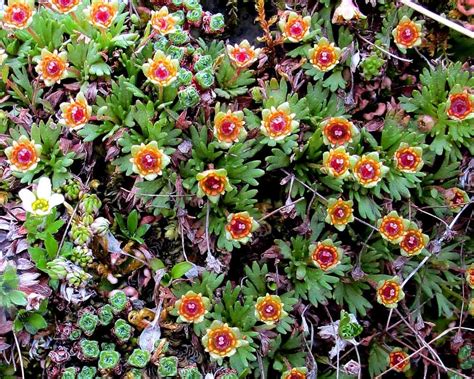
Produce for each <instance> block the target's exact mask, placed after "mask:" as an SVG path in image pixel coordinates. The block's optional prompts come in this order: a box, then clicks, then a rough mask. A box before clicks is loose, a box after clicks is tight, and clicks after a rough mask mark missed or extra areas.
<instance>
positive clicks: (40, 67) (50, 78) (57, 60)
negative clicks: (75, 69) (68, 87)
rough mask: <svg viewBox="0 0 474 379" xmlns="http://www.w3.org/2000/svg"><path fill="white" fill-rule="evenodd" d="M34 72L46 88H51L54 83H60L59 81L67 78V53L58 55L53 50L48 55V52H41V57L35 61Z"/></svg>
mask: <svg viewBox="0 0 474 379" xmlns="http://www.w3.org/2000/svg"><path fill="white" fill-rule="evenodd" d="M36 60H37V62H38V64H37V65H36V68H35V69H36V72H37V73H38V74H39V75H40V77H41V79H43V81H44V84H45V85H46V86H52V85H53V84H55V83H60V82H61V79H64V78H65V77H66V76H67V68H68V66H69V63H68V62H67V53H66V52H62V53H59V54H58V52H57V51H56V50H54V52H52V53H50V52H49V51H48V50H46V49H43V50H41V57H40V58H39V59H38V58H37V59H36Z"/></svg>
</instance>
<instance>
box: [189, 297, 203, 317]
mask: <svg viewBox="0 0 474 379" xmlns="http://www.w3.org/2000/svg"><path fill="white" fill-rule="evenodd" d="M185 308H186V312H187V313H188V314H190V315H193V316H194V315H196V314H198V313H199V312H200V310H201V307H200V304H198V303H197V302H196V301H195V300H188V301H187V302H186V304H185Z"/></svg>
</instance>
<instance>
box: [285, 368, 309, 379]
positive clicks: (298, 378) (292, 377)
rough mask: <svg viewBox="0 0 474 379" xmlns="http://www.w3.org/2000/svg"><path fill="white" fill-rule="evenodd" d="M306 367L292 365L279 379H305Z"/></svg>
mask: <svg viewBox="0 0 474 379" xmlns="http://www.w3.org/2000/svg"><path fill="white" fill-rule="evenodd" d="M307 372H308V369H307V368H306V367H294V368H292V369H291V370H288V371H285V372H284V373H283V374H282V375H281V379H306V373H307Z"/></svg>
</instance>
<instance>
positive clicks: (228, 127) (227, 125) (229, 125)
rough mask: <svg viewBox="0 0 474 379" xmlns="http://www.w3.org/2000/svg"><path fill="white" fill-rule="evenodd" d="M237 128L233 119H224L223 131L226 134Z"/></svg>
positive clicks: (230, 133)
mask: <svg viewBox="0 0 474 379" xmlns="http://www.w3.org/2000/svg"><path fill="white" fill-rule="evenodd" d="M235 128H236V125H235V123H234V122H233V121H232V120H224V121H222V123H221V133H222V134H223V135H225V136H230V135H232V133H233V132H234V130H235Z"/></svg>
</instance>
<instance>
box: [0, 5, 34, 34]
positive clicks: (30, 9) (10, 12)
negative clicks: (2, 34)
mask: <svg viewBox="0 0 474 379" xmlns="http://www.w3.org/2000/svg"><path fill="white" fill-rule="evenodd" d="M34 6H35V5H34V1H32V0H10V1H9V2H8V5H7V6H5V8H4V9H3V11H1V12H0V20H2V22H3V26H4V27H5V28H6V29H18V30H21V29H26V28H27V27H28V26H30V24H31V22H32V21H33V16H34V14H35V10H34Z"/></svg>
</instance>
